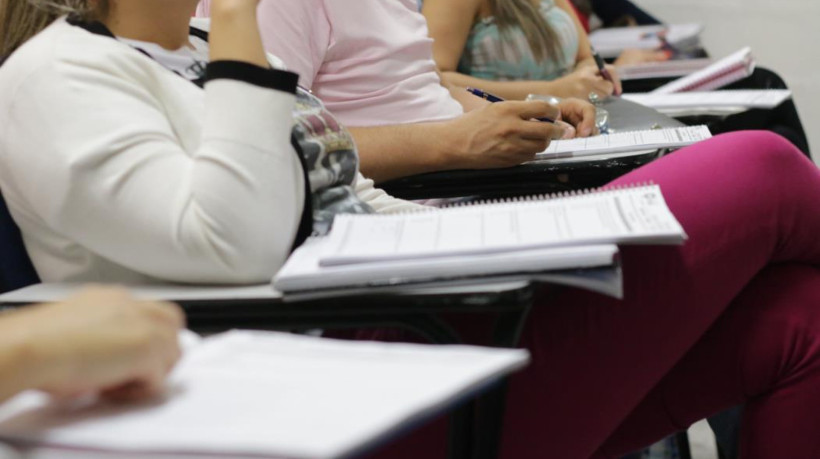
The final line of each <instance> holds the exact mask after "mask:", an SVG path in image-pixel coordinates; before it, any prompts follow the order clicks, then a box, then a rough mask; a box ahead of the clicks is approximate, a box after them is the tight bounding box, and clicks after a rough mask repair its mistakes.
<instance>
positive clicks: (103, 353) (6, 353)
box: [0, 288, 184, 401]
mask: <svg viewBox="0 0 820 459" xmlns="http://www.w3.org/2000/svg"><path fill="white" fill-rule="evenodd" d="M183 325H184V316H183V314H182V311H181V310H180V309H179V307H177V306H175V305H172V304H165V303H156V302H143V301H137V300H134V299H133V298H132V297H131V296H129V295H128V293H127V292H125V291H123V290H120V289H112V288H92V289H89V290H86V291H84V292H82V293H80V294H78V295H76V296H74V297H72V298H71V299H69V300H67V301H65V302H64V303H59V304H49V305H38V306H30V307H26V308H23V309H21V310H18V311H14V312H11V313H8V314H7V315H4V316H2V317H0V375H3V376H2V377H0V401H3V400H6V399H8V398H10V397H11V396H13V395H15V394H17V393H18V392H21V391H23V390H26V389H39V390H43V391H45V392H47V393H50V394H52V395H53V396H55V397H60V398H65V397H79V396H84V395H89V394H100V395H102V396H104V397H107V398H113V399H116V400H131V399H137V398H142V397H148V396H152V395H155V394H157V393H159V392H160V391H161V390H162V388H163V383H164V380H165V377H166V376H167V374H168V373H169V372H170V370H171V369H172V368H173V366H174V365H175V364H176V362H177V360H178V359H179V357H180V348H179V343H178V331H179V330H180V328H182V327H183ZM10 375H11V376H10Z"/></svg>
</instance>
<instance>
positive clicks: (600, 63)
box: [590, 46, 621, 96]
mask: <svg viewBox="0 0 820 459" xmlns="http://www.w3.org/2000/svg"><path fill="white" fill-rule="evenodd" d="M590 49H591V50H592V58H593V59H594V60H595V65H596V66H597V67H598V73H600V74H601V77H603V79H605V80H607V81H609V82H610V83H612V85H613V86H614V87H615V90H614V93H613V94H614V95H616V96H620V95H621V88H620V82H619V81H615V78H613V77H612V73H610V72H609V69H607V68H606V63H605V62H604V59H603V58H602V57H601V55H600V54H598V52H597V51H595V48H593V47H591V46H590Z"/></svg>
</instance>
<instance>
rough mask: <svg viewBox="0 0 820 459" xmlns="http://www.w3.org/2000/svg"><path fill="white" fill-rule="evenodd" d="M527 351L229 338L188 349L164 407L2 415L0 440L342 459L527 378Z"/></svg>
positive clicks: (23, 409)
mask: <svg viewBox="0 0 820 459" xmlns="http://www.w3.org/2000/svg"><path fill="white" fill-rule="evenodd" d="M528 360H529V356H528V353H527V352H526V351H524V350H513V349H487V348H479V347H471V346H426V345H414V344H385V343H374V342H350V341H337V340H330V339H321V338H312V337H305V336H296V335H289V334H282V333H270V332H247V331H243V332H230V333H227V334H222V335H216V336H212V337H209V338H206V339H204V340H202V341H201V342H198V343H191V344H190V345H189V346H188V349H187V350H186V352H185V354H184V357H183V359H182V361H181V362H180V363H179V365H178V367H177V368H176V370H174V372H173V374H172V376H171V378H170V381H169V384H168V390H167V394H166V396H165V397H164V398H163V399H160V400H152V401H148V402H144V403H141V404H137V405H129V406H123V405H118V404H106V403H103V402H97V401H95V400H81V401H77V402H74V403H62V404H61V403H58V402H53V401H51V400H49V399H48V398H47V397H46V396H45V395H42V394H40V393H36V392H26V393H24V394H22V395H20V396H18V397H16V398H14V399H12V400H10V401H9V402H7V403H5V404H3V405H0V440H2V441H4V442H10V443H12V444H28V445H34V446H38V445H40V446H50V447H63V448H72V449H75V450H76V449H79V450H80V451H82V450H87V451H111V452H131V453H141V454H140V457H143V456H145V455H147V454H150V453H153V454H156V455H158V456H159V457H168V455H170V454H173V453H182V454H204V455H209V457H242V456H253V457H280V458H285V457H286V458H298V459H329V458H339V457H349V456H351V455H353V454H356V453H357V452H358V453H361V452H362V451H363V450H365V449H367V448H368V447H371V446H373V445H374V444H376V443H379V442H382V441H384V440H385V439H386V437H389V436H391V435H393V434H396V433H397V432H399V431H402V430H405V429H409V428H411V427H413V426H414V425H415V424H417V423H418V421H419V420H421V419H424V418H427V417H430V416H431V415H434V414H437V413H439V412H441V411H442V410H443V409H445V408H447V407H449V406H451V405H452V404H453V403H454V402H456V401H459V400H462V399H463V398H465V397H466V396H469V395H473V394H475V393H476V391H478V390H480V389H482V388H484V387H486V386H487V385H488V384H491V383H493V382H495V381H498V380H499V379H500V378H501V377H503V376H505V375H507V374H509V373H511V372H513V371H515V370H516V369H519V368H522V367H523V366H525V365H526V364H527V362H528Z"/></svg>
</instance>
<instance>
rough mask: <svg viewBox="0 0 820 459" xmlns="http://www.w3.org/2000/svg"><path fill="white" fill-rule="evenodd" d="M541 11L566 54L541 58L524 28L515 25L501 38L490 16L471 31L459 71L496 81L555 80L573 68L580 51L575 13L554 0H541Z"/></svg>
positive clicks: (493, 19)
mask: <svg viewBox="0 0 820 459" xmlns="http://www.w3.org/2000/svg"><path fill="white" fill-rule="evenodd" d="M540 11H541V14H542V15H544V19H546V20H547V22H548V23H549V24H550V25H551V26H552V27H553V29H554V30H555V31H556V33H557V34H558V36H559V37H560V39H561V49H562V50H563V56H549V57H548V58H547V59H545V60H543V61H541V62H538V61H537V60H536V58H535V56H534V55H533V53H532V49H530V46H529V43H527V38H526V37H525V35H524V32H523V31H521V30H520V29H512V30H510V31H509V33H508V37H505V39H502V38H501V31H500V30H499V28H498V26H497V25H496V24H495V18H493V17H488V18H484V19H482V20H480V21H479V22H478V23H476V24H475V25H474V26H473V29H472V30H471V31H470V35H469V36H468V37H467V44H466V45H465V47H464V52H463V53H462V55H461V60H460V61H459V64H458V71H459V72H461V73H463V74H466V75H471V76H474V77H477V78H483V79H485V80H496V81H514V80H554V79H556V78H559V77H562V76H564V75H566V74H567V73H569V72H570V71H572V69H573V68H575V57H576V55H577V54H578V29H577V28H576V27H575V23H574V22H573V20H572V17H571V16H570V15H569V14H567V12H566V11H564V10H562V9H561V8H559V7H558V6H556V5H555V1H554V0H542V1H541V6H540Z"/></svg>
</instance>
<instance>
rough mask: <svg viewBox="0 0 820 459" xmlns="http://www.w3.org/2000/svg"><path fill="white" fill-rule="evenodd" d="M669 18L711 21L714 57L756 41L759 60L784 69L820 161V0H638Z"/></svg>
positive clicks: (707, 35)
mask: <svg viewBox="0 0 820 459" xmlns="http://www.w3.org/2000/svg"><path fill="white" fill-rule="evenodd" d="M633 1H634V2H635V3H636V4H638V5H640V6H641V7H643V8H645V9H646V10H647V11H649V12H650V13H653V14H654V15H655V16H656V17H658V18H659V19H660V20H662V21H664V22H700V23H703V24H705V25H706V30H705V32H704V34H703V42H704V44H705V47H706V49H707V50H708V51H709V53H710V54H711V55H712V56H713V57H723V56H725V55H728V54H730V53H732V52H734V51H736V50H738V49H740V48H742V47H744V46H751V47H752V51H753V53H754V55H755V57H756V59H757V62H758V64H759V65H762V66H764V67H767V68H770V69H772V70H774V71H776V72H777V73H779V74H780V75H781V76H782V77H783V78H784V79H785V80H786V82H787V83H788V84H789V87H790V88H791V89H792V90H793V91H794V95H795V101H796V103H797V110H798V111H799V113H800V117H801V119H802V121H803V126H804V127H805V129H806V133H807V134H808V136H809V146H810V148H811V149H812V156H813V157H814V159H815V162H818V164H820V0H633Z"/></svg>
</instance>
